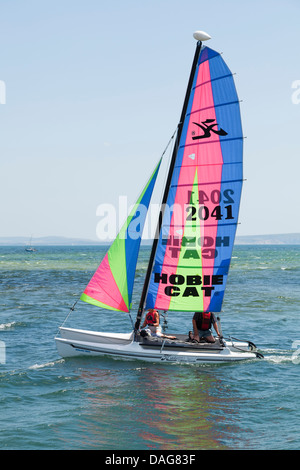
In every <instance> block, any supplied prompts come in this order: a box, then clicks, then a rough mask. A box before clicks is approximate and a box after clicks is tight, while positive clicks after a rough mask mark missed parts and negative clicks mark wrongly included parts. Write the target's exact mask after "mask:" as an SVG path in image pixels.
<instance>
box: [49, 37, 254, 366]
mask: <svg viewBox="0 0 300 470" xmlns="http://www.w3.org/2000/svg"><path fill="white" fill-rule="evenodd" d="M194 37H195V39H196V40H197V46H196V52H195V57H194V61H193V65H192V70H191V75H190V79H189V83H188V87H187V92H186V97H185V101H184V105H183V110H182V114H181V118H180V121H179V124H178V129H177V135H176V139H175V144H174V150H173V155H172V159H171V162H170V166H169V171H168V176H167V179H166V185H165V189H164V194H163V199H162V208H161V216H160V218H159V222H158V229H157V236H156V237H155V239H154V240H153V245H152V249H151V254H150V259H149V264H148V269H147V272H146V276H145V283H144V287H143V290H142V293H141V299H140V304H139V308H138V312H137V317H136V321H135V325H134V328H133V331H131V332H129V333H127V334H123V333H103V332H97V331H89V330H79V329H73V328H66V327H64V326H61V327H60V335H58V336H57V337H56V344H57V348H58V351H59V353H60V354H61V356H63V357H69V356H76V355H90V356H91V355H100V356H101V355H108V356H113V357H117V358H135V359H141V360H145V361H165V362H184V363H186V362H187V363H202V362H209V363H219V362H228V361H230V362H231V361H240V360H244V359H254V358H257V357H262V356H261V355H260V353H258V352H257V350H256V347H255V345H254V344H253V343H251V342H250V341H239V340H236V341H235V340H230V339H229V340H225V339H224V338H216V341H215V343H212V344H209V343H204V342H202V343H201V342H200V343H194V342H191V341H189V338H188V335H187V333H186V334H177V333H176V339H169V338H164V337H162V338H158V337H154V336H150V337H149V336H144V335H143V334H141V333H142V331H141V320H142V317H143V315H144V312H145V309H150V308H153V309H160V310H161V311H164V312H169V313H170V314H172V315H173V312H177V313H175V314H177V315H181V316H184V314H185V313H184V312H195V311H197V312H198V311H200V312H220V311H221V307H222V302H223V296H224V292H225V285H226V281H227V276H228V271H229V265H230V260H231V254H232V249H233V244H234V238H235V232H236V226H237V222H238V212H239V204H240V195H241V189H242V182H243V174H242V171H243V170H242V156H243V135H242V126H241V119H240V108H239V100H238V96H237V93H236V89H235V85H234V81H233V77H232V74H231V72H230V70H229V68H228V67H227V65H226V64H225V62H224V60H223V59H222V57H221V55H220V54H219V53H218V52H216V51H214V50H212V49H210V48H208V47H202V41H205V40H207V39H210V36H208V35H207V34H206V33H204V32H201V31H198V32H196V33H195V34H194ZM159 167H160V162H159V163H158V165H157V167H156V168H155V170H154V172H153V174H152V175H151V178H150V179H149V181H148V183H147V184H146V186H145V188H144V190H143V191H142V193H141V195H140V197H139V199H138V201H137V203H136V205H135V207H134V209H133V210H132V212H131V213H130V215H129V216H128V218H127V220H126V222H125V224H124V226H123V228H122V229H121V231H120V233H119V234H118V236H117V237H116V239H115V241H114V242H113V243H112V245H111V247H110V249H109V250H108V252H107V254H106V256H105V257H104V259H103V261H102V262H101V264H100V266H99V267H98V269H97V270H96V272H95V274H94V275H93V277H92V279H91V281H90V282H89V284H88V285H87V287H86V289H85V290H84V293H83V294H82V295H81V300H82V301H84V302H88V303H90V304H93V305H95V306H97V307H100V308H101V309H106V310H117V311H120V312H126V313H129V312H130V309H131V299H132V291H133V285H134V277H135V269H136V263H137V257H138V253H139V249H140V241H141V234H139V235H138V236H137V231H136V226H137V222H136V221H137V218H138V220H139V226H140V227H142V226H143V224H144V219H145V216H144V217H142V218H141V214H144V212H145V211H142V210H141V208H145V207H146V208H148V206H149V203H150V198H151V195H152V191H153V188H154V185H155V181H156V177H157V173H158V170H159ZM166 208H167V209H168V210H165V209H166ZM73 308H74V306H73V307H72V309H73ZM72 309H71V310H72ZM178 312H180V313H178Z"/></svg>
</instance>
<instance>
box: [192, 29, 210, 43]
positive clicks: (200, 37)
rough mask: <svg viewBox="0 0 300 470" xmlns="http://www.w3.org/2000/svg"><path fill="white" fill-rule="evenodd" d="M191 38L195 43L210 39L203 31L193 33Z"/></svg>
mask: <svg viewBox="0 0 300 470" xmlns="http://www.w3.org/2000/svg"><path fill="white" fill-rule="evenodd" d="M193 36H194V38H195V39H197V41H208V39H211V36H210V35H209V34H207V33H205V31H195V32H194V34H193Z"/></svg>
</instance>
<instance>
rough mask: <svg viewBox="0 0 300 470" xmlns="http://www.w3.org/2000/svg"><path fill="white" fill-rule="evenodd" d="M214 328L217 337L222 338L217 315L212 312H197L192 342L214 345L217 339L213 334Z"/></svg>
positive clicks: (191, 335)
mask: <svg viewBox="0 0 300 470" xmlns="http://www.w3.org/2000/svg"><path fill="white" fill-rule="evenodd" d="M212 326H213V327H214V329H215V331H216V333H217V335H218V336H219V337H220V336H221V335H220V333H219V329H218V324H217V320H216V317H215V315H214V314H213V313H212V312H195V314H194V316H193V330H194V333H192V332H190V334H189V338H190V340H195V341H198V342H199V341H200V340H204V341H205V342H207V343H214V342H215V338H214V336H213V334H212V331H211V327H212Z"/></svg>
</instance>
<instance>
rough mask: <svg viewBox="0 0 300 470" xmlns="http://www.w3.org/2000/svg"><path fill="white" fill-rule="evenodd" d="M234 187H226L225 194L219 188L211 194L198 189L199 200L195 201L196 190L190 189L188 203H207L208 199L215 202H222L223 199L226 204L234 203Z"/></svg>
mask: <svg viewBox="0 0 300 470" xmlns="http://www.w3.org/2000/svg"><path fill="white" fill-rule="evenodd" d="M233 195H234V191H233V189H224V191H223V194H222V192H221V191H219V190H218V189H213V190H212V191H211V192H210V194H207V192H205V191H203V190H199V191H198V201H194V196H195V192H194V191H188V200H187V204H192V205H193V204H205V203H206V202H208V201H211V202H212V203H213V204H220V202H221V201H223V203H224V204H233V203H234V199H233V198H232V196H233Z"/></svg>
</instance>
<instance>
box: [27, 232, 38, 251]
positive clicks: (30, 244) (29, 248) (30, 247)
mask: <svg viewBox="0 0 300 470" xmlns="http://www.w3.org/2000/svg"><path fill="white" fill-rule="evenodd" d="M25 251H28V252H30V253H34V252H35V251H36V249H35V248H34V247H33V246H32V235H31V237H30V242H29V245H28V246H27V247H26V248H25Z"/></svg>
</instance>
